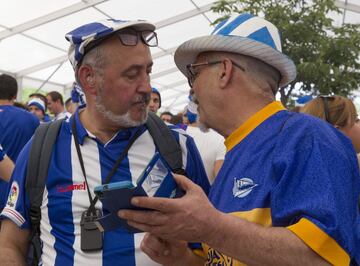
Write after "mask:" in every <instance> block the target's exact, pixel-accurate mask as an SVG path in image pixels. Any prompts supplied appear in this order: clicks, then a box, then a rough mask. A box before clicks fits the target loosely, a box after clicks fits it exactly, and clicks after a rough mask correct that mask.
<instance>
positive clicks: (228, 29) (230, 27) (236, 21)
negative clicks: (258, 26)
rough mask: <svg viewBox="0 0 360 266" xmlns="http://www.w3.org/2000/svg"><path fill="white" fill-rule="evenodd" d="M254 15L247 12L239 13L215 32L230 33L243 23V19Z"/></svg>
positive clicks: (218, 33) (245, 19)
mask: <svg viewBox="0 0 360 266" xmlns="http://www.w3.org/2000/svg"><path fill="white" fill-rule="evenodd" d="M253 17H254V16H253V15H251V14H248V13H245V14H241V15H239V16H238V17H237V18H236V19H234V20H233V21H231V22H230V23H229V24H227V25H226V26H225V27H224V28H222V29H221V30H219V31H218V32H217V33H216V34H217V35H230V33H231V32H232V31H233V30H234V29H236V28H237V27H238V26H239V25H240V24H242V23H244V22H245V21H247V20H249V19H251V18H253Z"/></svg>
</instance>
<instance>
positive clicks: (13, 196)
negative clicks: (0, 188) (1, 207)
mask: <svg viewBox="0 0 360 266" xmlns="http://www.w3.org/2000/svg"><path fill="white" fill-rule="evenodd" d="M18 197H19V185H18V183H17V182H16V181H14V182H12V184H11V189H10V193H9V197H8V200H7V203H6V205H7V206H8V207H10V208H15V206H16V202H17V200H18Z"/></svg>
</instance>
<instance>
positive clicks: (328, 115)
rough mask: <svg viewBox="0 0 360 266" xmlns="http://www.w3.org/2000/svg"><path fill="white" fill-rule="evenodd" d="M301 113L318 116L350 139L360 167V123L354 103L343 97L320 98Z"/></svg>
mask: <svg viewBox="0 0 360 266" xmlns="http://www.w3.org/2000/svg"><path fill="white" fill-rule="evenodd" d="M300 112H302V113H306V114H310V115H313V116H316V117H318V118H320V119H322V120H324V121H326V122H328V123H330V124H331V125H333V126H334V127H336V128H337V129H339V130H340V131H341V132H342V133H344V134H345V135H346V136H347V137H348V138H350V140H351V142H352V144H353V145H354V149H355V151H356V153H357V154H358V160H359V166H360V155H359V154H360V122H359V115H358V113H357V111H356V108H355V105H354V103H353V102H352V101H351V100H350V99H348V98H346V97H343V96H338V95H333V96H323V95H321V96H319V97H317V98H315V99H313V100H312V101H310V102H308V103H306V104H305V105H304V106H303V107H302V108H301V109H300Z"/></svg>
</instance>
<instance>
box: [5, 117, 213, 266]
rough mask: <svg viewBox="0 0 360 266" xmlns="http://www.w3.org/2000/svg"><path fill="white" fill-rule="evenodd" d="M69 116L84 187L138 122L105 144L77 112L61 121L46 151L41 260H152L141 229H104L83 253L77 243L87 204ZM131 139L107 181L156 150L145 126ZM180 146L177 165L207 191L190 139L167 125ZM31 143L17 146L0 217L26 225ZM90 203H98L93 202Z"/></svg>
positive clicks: (133, 176) (128, 175) (93, 182)
mask: <svg viewBox="0 0 360 266" xmlns="http://www.w3.org/2000/svg"><path fill="white" fill-rule="evenodd" d="M72 119H75V121H76V125H77V131H78V132H77V133H78V140H79V143H80V149H81V153H82V156H83V160H84V165H85V169H86V174H87V182H88V184H89V188H90V192H91V193H92V195H93V196H94V194H93V190H94V188H95V186H97V185H99V184H101V183H102V182H104V180H105V178H106V176H107V175H108V173H109V171H110V170H111V168H112V167H113V165H114V163H115V161H116V160H117V159H118V157H119V155H120V154H121V152H122V150H123V149H124V148H125V146H126V144H127V142H128V141H129V139H131V136H132V135H133V134H134V133H135V132H136V130H137V129H138V128H129V129H126V130H122V131H119V132H118V133H117V134H116V135H115V136H114V137H113V138H112V139H111V140H110V141H108V142H107V143H106V144H103V143H101V142H100V141H99V140H98V139H96V137H95V136H94V135H92V134H91V133H90V132H88V131H87V130H86V129H85V128H84V127H83V125H82V124H81V122H80V120H79V115H78V112H76V113H75V115H74V116H73V117H71V118H70V119H68V120H67V121H65V122H63V124H62V127H61V129H60V132H59V136H58V139H57V142H56V144H55V145H54V149H53V154H52V156H51V161H50V166H49V174H48V179H47V184H46V188H45V191H44V195H43V205H42V207H41V217H42V220H41V225H40V229H41V240H42V242H43V255H42V261H43V264H44V265H61V266H63V265H104V266H106V265H157V264H156V263H155V262H153V261H151V260H150V259H149V258H148V257H147V256H146V255H145V254H144V253H142V251H141V250H140V248H139V245H140V242H141V240H142V238H143V234H142V233H139V234H131V233H128V232H127V231H125V230H124V229H121V228H120V229H117V230H113V231H109V232H105V233H104V241H103V250H102V251H99V252H91V253H84V252H83V251H82V250H81V249H80V218H81V214H82V212H84V211H85V210H86V209H87V208H88V207H89V198H88V193H87V191H86V190H87V188H86V185H85V183H84V181H85V180H84V176H83V173H82V171H81V167H80V164H79V160H78V155H77V153H76V147H75V144H74V141H73V137H72V134H71V121H72ZM141 128H142V130H143V132H142V134H141V135H140V136H139V137H138V138H137V139H136V141H135V142H134V143H133V145H132V146H131V148H130V149H129V151H128V154H127V156H126V157H125V158H124V160H123V161H122V162H121V164H120V166H119V167H118V170H117V172H116V173H115V175H114V176H113V177H112V179H111V182H118V181H123V180H131V181H132V182H133V184H136V180H137V178H138V177H139V175H140V174H141V172H142V171H143V169H144V168H145V167H146V166H147V164H148V162H149V161H150V159H151V158H152V157H153V155H154V154H155V152H156V147H155V144H154V142H153V139H152V137H151V135H150V134H149V132H148V131H147V129H146V126H145V125H143V126H141ZM172 133H173V134H174V136H175V137H176V139H177V141H178V142H179V143H180V145H181V148H182V159H183V167H184V169H185V170H186V172H187V174H188V176H189V177H191V179H192V180H193V181H194V182H195V183H197V184H199V185H200V186H201V187H202V188H203V189H204V191H205V192H206V193H207V192H208V189H209V183H208V180H207V176H206V173H205V171H204V168H203V164H202V161H201V158H200V155H199V153H198V151H197V149H196V146H195V144H194V141H193V139H192V138H191V137H188V136H187V135H186V134H185V133H184V132H183V131H181V130H175V129H172ZM30 146H31V144H30V143H28V144H27V145H26V147H25V148H24V150H23V151H22V152H21V154H20V156H19V159H18V162H17V165H16V168H15V171H14V174H13V183H12V185H11V189H10V192H9V197H8V201H7V205H6V207H5V208H4V210H3V212H2V213H1V216H2V217H6V218H9V219H11V220H12V221H13V222H14V223H16V224H17V225H18V226H19V227H21V228H29V227H30V224H29V199H28V197H27V195H26V194H25V176H26V165H27V160H28V156H29V151H30ZM96 208H100V209H101V208H102V206H101V202H99V201H98V202H97V204H96Z"/></svg>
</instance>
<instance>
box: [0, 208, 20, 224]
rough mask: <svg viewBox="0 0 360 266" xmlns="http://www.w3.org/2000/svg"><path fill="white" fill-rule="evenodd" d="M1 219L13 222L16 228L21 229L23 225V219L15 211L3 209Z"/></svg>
mask: <svg viewBox="0 0 360 266" xmlns="http://www.w3.org/2000/svg"><path fill="white" fill-rule="evenodd" d="M0 216H1V217H6V218H8V219H10V220H11V221H13V222H14V223H15V224H16V225H17V226H19V227H21V226H22V225H23V224H24V223H25V219H24V217H22V215H21V214H20V213H18V212H17V211H16V210H14V209H12V208H7V207H5V208H4V209H3V211H2V212H1V215H0Z"/></svg>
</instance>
